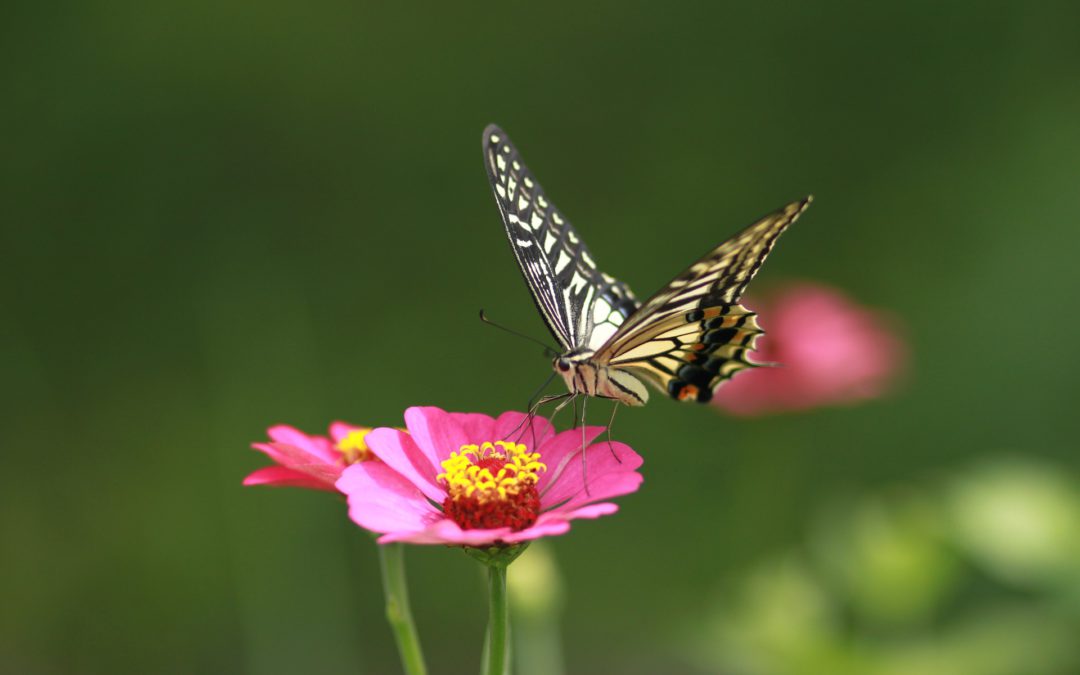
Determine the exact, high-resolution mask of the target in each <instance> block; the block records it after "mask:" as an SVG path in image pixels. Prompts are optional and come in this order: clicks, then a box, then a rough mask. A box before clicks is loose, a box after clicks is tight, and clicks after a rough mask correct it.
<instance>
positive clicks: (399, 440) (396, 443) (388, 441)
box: [363, 427, 446, 504]
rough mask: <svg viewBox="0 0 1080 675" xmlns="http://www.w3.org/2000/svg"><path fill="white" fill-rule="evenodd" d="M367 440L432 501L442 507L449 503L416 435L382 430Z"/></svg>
mask: <svg viewBox="0 0 1080 675" xmlns="http://www.w3.org/2000/svg"><path fill="white" fill-rule="evenodd" d="M364 440H365V441H366V442H367V445H368V448H370V449H371V451H372V452H373V453H375V456H376V457H378V458H379V459H381V460H382V461H383V462H385V463H386V464H387V465H388V466H389V467H391V468H392V469H393V470H394V471H396V472H398V473H399V474H401V475H402V476H404V477H405V478H406V479H407V480H409V482H411V483H412V484H413V485H415V486H416V487H417V488H419V489H420V491H421V492H423V493H424V495H425V496H426V497H427V498H428V499H430V500H432V501H433V502H436V503H438V504H441V503H442V501H443V500H444V499H446V490H444V489H443V488H442V486H440V485H439V484H438V483H437V482H436V481H435V476H436V475H437V471H436V469H435V466H434V465H432V463H431V461H430V460H429V459H428V456H427V454H426V453H425V452H423V450H421V448H420V447H419V446H418V445H417V443H416V441H415V440H414V437H413V436H412V435H410V434H407V433H405V432H404V431H399V430H397V429H391V428H389V427H380V428H378V429H374V430H372V431H371V433H369V434H368V435H367V437H366V438H365V439H364ZM363 463H364V464H367V463H368V462H363Z"/></svg>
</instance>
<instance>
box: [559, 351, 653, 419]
mask: <svg viewBox="0 0 1080 675" xmlns="http://www.w3.org/2000/svg"><path fill="white" fill-rule="evenodd" d="M593 356H594V353H593V352H586V353H584V354H576V355H575V354H567V355H563V356H560V357H559V358H557V359H555V361H554V362H553V363H552V366H553V367H554V368H555V372H556V373H558V374H559V375H561V376H562V378H563V381H564V382H565V383H566V388H567V390H569V391H570V393H571V394H584V395H586V396H596V397H599V398H608V399H613V400H615V401H618V402H619V403H622V404H623V405H628V406H641V405H645V404H646V403H647V402H648V400H649V390H648V388H647V387H646V386H645V385H644V384H643V383H642V381H641V380H640V379H639V378H637V377H635V376H634V375H632V374H631V373H630V372H629V371H625V370H621V369H619V368H612V367H611V366H607V365H604V364H601V363H597V362H596V361H594V360H593Z"/></svg>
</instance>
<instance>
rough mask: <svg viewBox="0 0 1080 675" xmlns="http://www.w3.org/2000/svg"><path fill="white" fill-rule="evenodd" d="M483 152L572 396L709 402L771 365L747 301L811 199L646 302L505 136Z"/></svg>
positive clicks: (492, 136) (769, 219)
mask: <svg viewBox="0 0 1080 675" xmlns="http://www.w3.org/2000/svg"><path fill="white" fill-rule="evenodd" d="M483 148H484V160H485V162H484V164H485V166H486V168H487V172H488V178H489V180H490V181H491V187H492V191H493V192H494V194H495V201H496V203H497V204H498V206H499V211H500V213H501V214H502V218H503V225H504V226H505V228H506V235H507V238H508V239H509V241H510V248H511V250H512V251H513V252H514V257H515V258H516V259H517V262H518V267H519V268H520V269H521V273H522V276H523V277H524V278H525V282H526V285H527V286H528V287H529V291H530V293H531V294H532V298H533V301H534V302H535V304H536V307H537V309H538V310H539V312H540V315H541V317H542V318H543V319H544V322H545V323H546V324H547V326H548V329H549V330H550V331H551V334H552V335H553V336H554V337H555V339H556V340H558V342H559V344H560V345H561V347H562V355H561V356H559V357H558V358H556V359H555V360H554V362H553V364H552V365H553V367H554V369H555V372H556V373H557V374H559V375H560V376H561V377H562V378H563V381H564V382H565V383H566V386H567V389H568V390H569V392H570V393H571V394H580V395H586V396H597V397H601V398H608V399H613V400H616V401H618V402H620V403H623V404H625V405H629V406H640V405H644V404H645V403H646V401H648V397H649V392H648V388H647V386H646V385H647V384H648V385H652V386H654V387H655V388H657V389H659V390H660V391H663V392H664V393H666V394H668V395H669V396H670V397H671V398H674V399H676V400H680V401H696V402H699V403H704V402H707V401H708V400H710V399H711V398H712V394H713V391H714V390H715V389H716V388H717V387H718V386H720V385H721V384H723V382H725V381H727V380H728V379H730V378H731V377H732V376H733V375H735V373H737V372H739V371H741V370H745V369H747V368H750V367H753V366H755V365H759V364H756V363H754V362H753V361H751V360H750V358H749V353H750V352H751V351H752V350H753V349H754V347H755V343H756V341H757V338H758V337H759V336H760V335H761V334H762V330H761V329H760V328H759V327H758V324H757V321H756V317H755V315H754V313H753V312H751V311H750V310H748V309H747V308H745V307H743V306H742V305H740V304H739V299H740V297H741V296H742V292H743V290H745V288H746V285H747V284H749V283H750V280H751V279H752V278H753V276H754V274H755V273H756V272H757V270H758V269H759V268H760V266H761V264H762V263H763V262H764V261H765V257H766V256H767V255H768V253H769V251H770V250H771V249H772V246H773V243H774V242H775V241H776V238H777V237H779V236H780V234H781V233H782V232H783V231H784V230H785V229H786V228H787V227H788V225H790V224H791V223H793V222H794V221H795V219H796V218H798V217H799V215H800V214H801V213H802V212H803V210H805V209H806V207H807V205H808V204H809V203H810V199H811V198H810V197H807V198H805V199H803V200H800V201H797V202H792V203H791V204H788V205H787V206H785V207H783V208H781V209H778V210H777V211H774V212H773V213H770V214H768V215H766V216H765V217H763V218H761V219H759V220H758V221H757V222H755V223H753V224H752V225H750V226H749V227H747V228H746V229H744V230H743V231H742V232H740V233H739V234H737V235H735V236H734V237H732V238H731V239H728V240H727V241H725V242H724V243H722V244H720V245H719V246H716V247H715V248H713V249H712V250H710V251H709V252H708V253H706V254H705V255H704V256H703V257H702V258H701V259H699V260H698V261H697V262H695V263H694V264H693V265H691V266H690V267H688V268H687V269H686V270H684V271H683V272H682V273H681V274H679V275H678V276H676V277H675V278H674V279H672V280H671V281H670V282H668V284H667V285H666V286H664V287H663V288H661V289H660V290H659V291H657V292H656V293H655V294H653V296H652V297H650V298H648V299H647V300H645V301H644V302H639V301H638V300H637V298H636V297H634V294H633V293H632V292H631V291H630V288H629V287H628V286H627V285H626V284H624V283H622V282H621V281H618V280H616V279H614V278H613V277H611V276H609V275H607V274H605V273H603V272H601V271H600V270H599V269H598V268H597V265H596V261H595V260H594V259H593V257H592V254H591V253H590V252H589V250H588V248H587V247H586V246H585V243H584V242H583V241H582V240H581V238H580V237H579V236H578V234H577V232H576V230H574V227H573V225H571V224H570V221H569V220H568V219H567V218H566V217H565V216H564V215H563V214H562V212H561V211H559V210H558V209H557V208H556V207H555V205H554V204H552V203H551V202H550V201H549V200H548V199H547V196H546V194H545V193H544V190H543V188H542V187H541V186H540V183H539V182H538V181H537V180H536V178H535V177H534V176H533V174H532V173H531V172H530V171H529V169H528V167H526V166H525V164H524V162H523V161H522V159H521V156H520V154H519V153H518V151H517V149H516V148H515V147H514V146H513V144H512V143H510V141H509V139H508V138H507V137H506V134H505V133H504V132H503V131H502V130H501V129H499V128H498V127H496V126H494V125H490V126H488V127H487V128H486V129H485V130H484V137H483Z"/></svg>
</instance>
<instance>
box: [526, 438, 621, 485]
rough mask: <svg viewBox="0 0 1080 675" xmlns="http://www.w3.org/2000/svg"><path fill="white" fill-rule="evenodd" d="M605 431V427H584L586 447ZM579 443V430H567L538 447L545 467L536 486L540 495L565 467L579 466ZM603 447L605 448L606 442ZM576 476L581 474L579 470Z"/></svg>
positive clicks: (557, 478) (559, 475)
mask: <svg viewBox="0 0 1080 675" xmlns="http://www.w3.org/2000/svg"><path fill="white" fill-rule="evenodd" d="M605 430H606V427H585V445H586V446H588V445H589V443H592V442H593V441H594V440H596V437H597V436H599V435H600V434H602V433H604V431H605ZM581 441H582V438H581V429H569V430H567V431H563V432H561V433H559V434H558V435H556V436H555V437H554V438H552V439H551V440H549V441H548V442H546V443H543V444H541V445H540V448H539V452H540V461H541V462H543V463H544V464H545V465H546V466H547V471H545V472H544V473H542V474H540V481H539V482H538V483H537V484H536V487H537V489H538V490H539V491H540V492H541V494H542V493H543V492H544V490H546V489H547V485H548V483H550V482H552V481H555V482H557V481H558V480H559V479H560V478H561V476H562V474H563V473H565V472H566V467H567V465H569V464H571V463H577V464H581V452H580V451H581V446H582V443H581ZM604 447H607V443H606V442H605V443H604ZM578 474H579V475H580V474H581V471H580V470H579V471H578Z"/></svg>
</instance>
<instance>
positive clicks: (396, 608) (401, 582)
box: [377, 544, 427, 675]
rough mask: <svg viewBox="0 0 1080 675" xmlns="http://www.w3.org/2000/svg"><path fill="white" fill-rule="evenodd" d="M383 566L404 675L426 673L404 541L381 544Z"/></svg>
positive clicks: (388, 609)
mask: <svg viewBox="0 0 1080 675" xmlns="http://www.w3.org/2000/svg"><path fill="white" fill-rule="evenodd" d="M377 548H378V549H379V563H380V566H381V567H382V581H383V594H384V595H385V596H386V620H387V622H389V624H390V628H391V629H392V630H393V631H394V639H395V640H397V647H398V653H399V654H400V655H401V667H402V669H403V670H404V671H405V675H427V666H426V665H424V652H423V651H422V650H421V649H420V636H419V635H418V634H417V632H416V624H415V623H413V618H412V610H410V609H409V588H408V584H407V583H406V581H405V547H404V545H403V544H384V545H378V546H377Z"/></svg>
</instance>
